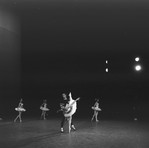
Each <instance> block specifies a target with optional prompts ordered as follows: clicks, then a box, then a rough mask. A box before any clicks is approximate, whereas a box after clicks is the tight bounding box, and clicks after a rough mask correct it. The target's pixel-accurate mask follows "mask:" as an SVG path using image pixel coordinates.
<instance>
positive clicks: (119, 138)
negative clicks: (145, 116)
mask: <svg viewBox="0 0 149 148" xmlns="http://www.w3.org/2000/svg"><path fill="white" fill-rule="evenodd" d="M60 122H61V118H51V119H47V120H39V119H37V118H30V119H29V118H28V119H27V118H25V119H24V120H23V122H22V123H19V121H18V122H16V123H14V122H13V121H10V120H7V121H0V147H2V148H60V147H64V148H76V147H78V148H97V147H98V148H148V147H149V125H148V123H147V122H140V121H118V120H100V121H99V122H98V123H96V122H95V121H94V122H91V121H90V119H74V123H75V126H76V129H77V130H76V131H72V132H71V133H68V123H67V122H65V126H64V129H65V132H64V133H60Z"/></svg>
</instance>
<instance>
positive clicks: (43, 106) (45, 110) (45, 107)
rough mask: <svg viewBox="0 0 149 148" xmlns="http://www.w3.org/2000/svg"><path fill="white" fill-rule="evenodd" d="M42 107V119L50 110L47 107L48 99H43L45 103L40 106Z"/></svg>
mask: <svg viewBox="0 0 149 148" xmlns="http://www.w3.org/2000/svg"><path fill="white" fill-rule="evenodd" d="M40 109H41V110H42V113H41V119H42V118H43V119H44V120H45V119H46V112H47V111H49V109H48V108H47V100H43V103H42V105H41V106H40Z"/></svg>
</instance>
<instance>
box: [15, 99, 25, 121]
mask: <svg viewBox="0 0 149 148" xmlns="http://www.w3.org/2000/svg"><path fill="white" fill-rule="evenodd" d="M22 102H23V99H22V98H21V99H20V102H19V105H18V107H17V108H15V110H16V111H18V112H19V114H18V116H17V117H16V118H15V120H14V122H16V121H17V119H18V118H19V120H20V122H22V119H21V115H22V112H25V111H26V110H25V109H24V108H23V103H22Z"/></svg>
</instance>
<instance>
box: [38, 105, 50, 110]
mask: <svg viewBox="0 0 149 148" xmlns="http://www.w3.org/2000/svg"><path fill="white" fill-rule="evenodd" d="M40 109H41V110H43V111H49V109H48V108H45V107H42V106H41V107H40Z"/></svg>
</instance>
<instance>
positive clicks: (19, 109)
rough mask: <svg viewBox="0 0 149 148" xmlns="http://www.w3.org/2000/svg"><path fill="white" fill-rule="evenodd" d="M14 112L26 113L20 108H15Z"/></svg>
mask: <svg viewBox="0 0 149 148" xmlns="http://www.w3.org/2000/svg"><path fill="white" fill-rule="evenodd" d="M15 110H16V111H18V112H25V111H26V110H25V109H24V108H22V107H17V108H15Z"/></svg>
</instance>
